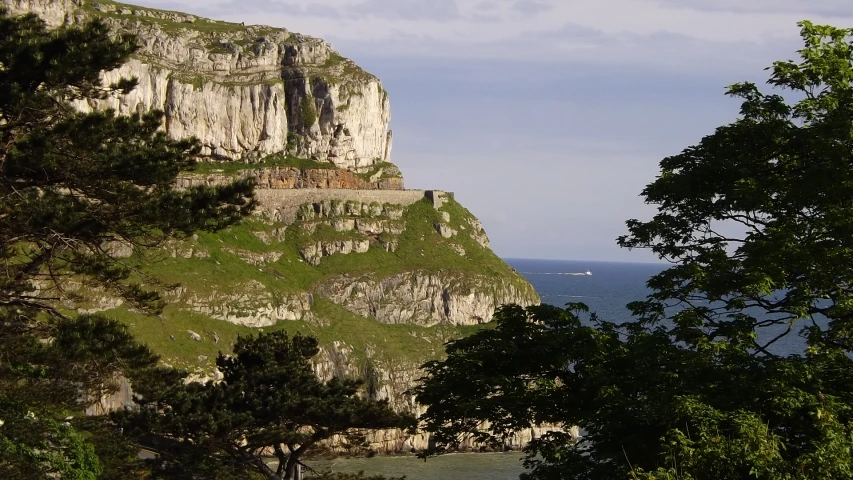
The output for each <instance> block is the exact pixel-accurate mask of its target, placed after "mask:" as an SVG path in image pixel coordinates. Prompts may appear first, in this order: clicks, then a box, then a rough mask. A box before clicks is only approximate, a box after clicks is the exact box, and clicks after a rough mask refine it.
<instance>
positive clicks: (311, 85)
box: [4, 0, 391, 170]
mask: <svg viewBox="0 0 853 480" xmlns="http://www.w3.org/2000/svg"><path fill="white" fill-rule="evenodd" d="M4 5H5V6H6V7H8V8H9V9H10V11H12V12H13V13H19V14H20V13H27V12H34V13H37V14H39V15H42V16H43V17H44V18H46V19H47V20H48V21H49V22H50V23H51V24H52V25H54V26H55V25H59V24H61V23H63V22H65V21H72V22H73V21H82V20H85V19H86V18H91V17H93V16H94V17H102V18H103V19H104V21H105V22H106V23H107V24H108V25H110V26H111V27H112V28H113V29H115V30H117V31H125V32H129V33H133V34H135V35H136V36H137V37H138V38H139V43H140V46H141V49H140V51H139V52H138V53H137V54H136V56H135V59H134V60H132V61H131V62H129V63H127V64H125V65H123V66H122V67H120V68H118V69H116V70H114V71H110V72H106V73H105V74H104V80H105V83H106V84H111V83H114V82H115V81H116V80H117V79H119V78H122V77H125V78H127V77H136V78H137V79H138V80H139V86H138V87H137V88H136V89H135V90H134V91H132V92H131V93H129V94H127V95H122V96H120V97H118V98H110V99H106V100H92V101H89V102H88V103H82V102H80V103H78V105H77V106H78V107H79V108H80V109H82V110H91V109H104V108H113V109H115V110H116V111H117V112H119V113H121V114H129V113H136V112H139V111H150V110H153V109H158V110H161V111H164V112H165V114H166V119H165V123H164V128H165V130H166V132H167V133H168V134H169V135H170V136H171V137H173V138H185V137H188V136H196V137H198V138H199V139H200V140H201V143H202V153H203V154H204V155H209V156H211V157H214V158H221V159H230V160H244V159H245V160H254V159H258V158H260V157H263V156H266V155H269V154H275V153H282V152H290V153H292V154H294V155H297V156H300V157H310V158H315V159H317V160H320V161H323V162H329V163H332V164H334V165H335V166H337V167H340V168H344V169H351V170H364V169H367V168H369V167H371V166H373V165H376V164H379V163H382V162H387V161H389V160H390V150H391V134H390V132H389V131H388V123H389V121H390V108H389V103H388V95H387V93H386V92H385V90H384V89H383V88H382V84H381V82H380V81H379V80H378V79H377V78H376V77H374V76H373V75H370V74H368V73H366V72H364V71H363V70H361V69H360V68H359V67H358V66H356V65H355V64H354V63H353V62H352V61H350V60H348V59H345V58H343V57H341V56H340V55H338V54H337V53H335V52H334V51H333V50H332V47H331V46H330V45H329V44H328V43H326V42H325V41H323V40H321V39H317V38H312V37H308V36H304V35H299V34H294V33H292V32H289V31H287V30H284V29H276V28H272V27H266V26H247V27H241V26H239V25H236V24H228V23H224V22H222V28H219V29H217V28H209V25H211V24H215V23H217V22H215V21H211V20H207V19H200V18H197V17H195V16H193V15H188V14H179V13H175V12H164V11H158V10H154V9H148V8H142V7H130V6H128V7H120V8H118V9H115V8H113V9H112V10H110V8H111V6H105V7H98V8H92V7H91V5H92V4H90V3H86V4H85V5H84V4H82V2H72V1H67V0H64V1H56V2H53V1H46V0H29V1H24V0H4ZM104 5H108V4H104ZM104 12H111V13H110V14H109V15H106V14H105V13H104ZM116 14H118V15H116ZM175 23H179V24H181V25H183V28H174V24H175ZM196 23H201V24H204V25H206V26H208V27H207V28H196V27H195V26H194V25H195V24H196ZM305 109H313V111H314V113H313V119H312V121H311V123H310V124H306V120H308V119H309V118H308V116H306V115H303V110H305Z"/></svg>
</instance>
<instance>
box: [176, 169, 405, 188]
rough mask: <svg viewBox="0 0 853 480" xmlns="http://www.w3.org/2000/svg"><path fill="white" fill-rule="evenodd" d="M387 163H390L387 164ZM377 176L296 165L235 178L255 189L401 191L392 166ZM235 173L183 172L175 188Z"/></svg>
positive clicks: (217, 181)
mask: <svg viewBox="0 0 853 480" xmlns="http://www.w3.org/2000/svg"><path fill="white" fill-rule="evenodd" d="M389 165H390V164H389ZM378 174H381V176H379V177H377V176H376V175H373V176H372V177H370V178H369V179H367V180H366V179H364V178H363V177H362V176H360V175H358V174H356V173H354V172H351V171H348V170H341V169H336V168H306V169H301V168H297V167H264V168H257V169H254V168H253V169H245V170H243V171H240V172H239V173H238V174H237V175H236V177H237V178H253V179H255V181H256V182H257V183H256V184H257V188H274V189H280V188H281V189H291V188H339V189H346V190H402V189H403V175H402V174H401V173H400V170H399V169H397V167H394V166H386V167H382V168H380V169H379V171H378ZM234 178H235V175H225V174H220V173H210V174H198V173H187V174H182V175H181V176H179V177H178V180H177V184H178V186H179V187H183V188H186V187H191V186H196V185H206V186H216V185H224V184H226V183H228V182H231V181H233V180H234Z"/></svg>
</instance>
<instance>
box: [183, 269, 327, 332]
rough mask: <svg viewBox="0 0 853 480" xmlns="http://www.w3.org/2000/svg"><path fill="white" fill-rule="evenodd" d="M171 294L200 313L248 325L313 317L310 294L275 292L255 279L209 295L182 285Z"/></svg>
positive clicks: (253, 325) (260, 325) (263, 324)
mask: <svg viewBox="0 0 853 480" xmlns="http://www.w3.org/2000/svg"><path fill="white" fill-rule="evenodd" d="M169 296H171V297H172V299H173V300H175V301H179V302H181V303H182V304H183V305H184V306H185V307H186V308H187V309H189V310H191V311H194V312H196V313H201V314H204V315H207V316H209V317H211V318H214V319H217V320H224V321H226V322H231V323H234V324H237V325H245V326H248V327H268V326H271V325H275V324H276V323H278V322H279V321H284V320H307V319H309V318H310V316H311V313H310V311H311V303H312V301H311V298H310V295H309V294H307V293H301V292H300V293H286V292H275V294H273V292H271V291H269V290H268V289H267V287H265V286H264V285H263V284H261V283H259V282H257V281H255V280H250V281H248V282H246V283H245V284H243V285H241V286H238V287H231V288H229V289H228V290H227V291H219V290H213V291H211V292H210V293H207V294H201V293H198V292H194V291H189V290H187V289H186V288H184V287H181V288H178V289H176V290H174V291H172V292H169Z"/></svg>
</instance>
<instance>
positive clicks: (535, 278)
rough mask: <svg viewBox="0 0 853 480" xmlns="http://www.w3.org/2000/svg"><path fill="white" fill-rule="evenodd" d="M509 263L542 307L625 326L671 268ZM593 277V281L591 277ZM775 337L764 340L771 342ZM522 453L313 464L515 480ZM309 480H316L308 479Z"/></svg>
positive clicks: (786, 345)
mask: <svg viewBox="0 0 853 480" xmlns="http://www.w3.org/2000/svg"><path fill="white" fill-rule="evenodd" d="M505 261H506V262H507V263H508V264H509V265H510V266H512V267H513V268H515V269H516V270H517V271H518V272H519V273H521V274H522V275H524V277H525V278H527V280H528V281H529V282H530V283H531V284H532V285H533V287H534V288H535V289H536V291H537V292H538V293H539V296H540V297H541V298H542V303H548V304H551V305H555V306H561V307H562V306H565V304H566V303H569V302H582V303H585V304H586V305H587V306H589V309H590V311H591V312H596V313H597V314H598V316H599V317H600V318H601V319H602V320H607V321H613V322H617V323H622V322H625V321H628V320H630V319H631V314H630V312H629V311H628V309H627V308H626V307H625V306H626V305H627V304H628V303H629V302H632V301H635V300H642V299H644V298H645V297H646V295H647V294H648V293H649V290H648V289H647V287H646V281H647V280H648V279H649V277H651V276H652V275H654V274H656V273H658V272H660V271H662V270H663V269H665V268H667V266H668V265H667V264H652V263H624V262H592V261H579V260H531V259H519V258H508V259H505ZM587 271H589V272H590V273H592V275H586V272H587ZM773 333H774V332H767V333H765V334H763V335H762V336H764V337H770V336H772V335H773ZM789 337H790V338H787V339H785V341H784V342H780V343H779V344H778V345H776V347H775V348H774V350H776V351H777V352H780V353H789V352H792V351H796V350H799V349H800V348H801V347H802V340H801V339H799V337H796V336H789ZM520 459H521V455H520V454H519V453H518V452H508V453H491V454H480V453H465V454H454V455H445V456H441V457H438V458H431V459H429V460H427V461H426V462H424V461H422V460H418V459H417V458H416V457H414V456H400V457H373V458H356V459H337V460H333V461H324V462H316V463H315V462H311V465H312V466H315V467H316V468H331V469H332V470H334V471H340V472H350V473H356V472H358V471H364V472H365V473H366V474H373V475H386V476H402V475H405V476H406V479H407V480H444V479H448V478H458V479H466V480H515V479H517V478H518V475H519V474H520V473H521V472H523V471H524V469H523V467H522V465H521V461H520ZM306 478H310V477H308V476H306Z"/></svg>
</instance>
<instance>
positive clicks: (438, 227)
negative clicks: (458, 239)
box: [434, 223, 457, 238]
mask: <svg viewBox="0 0 853 480" xmlns="http://www.w3.org/2000/svg"><path fill="white" fill-rule="evenodd" d="M434 226H435V231H436V232H438V234H439V235H441V236H442V237H444V238H450V237H452V236H454V235H456V233H457V232H456V230H454V229H452V228H450V225H448V224H446V223H436V224H435V225H434Z"/></svg>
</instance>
